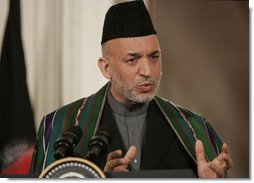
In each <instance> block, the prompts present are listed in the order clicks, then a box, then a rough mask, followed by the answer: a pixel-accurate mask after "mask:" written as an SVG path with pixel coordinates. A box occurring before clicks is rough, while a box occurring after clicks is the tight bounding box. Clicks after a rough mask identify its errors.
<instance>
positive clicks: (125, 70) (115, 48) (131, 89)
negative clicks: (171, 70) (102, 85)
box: [104, 35, 161, 105]
mask: <svg viewBox="0 0 254 183" xmlns="http://www.w3.org/2000/svg"><path fill="white" fill-rule="evenodd" d="M106 44H107V45H105V47H104V48H105V49H104V51H105V56H106V58H107V60H108V72H109V74H110V77H111V93H112V95H113V97H114V98H115V99H116V100H118V101H119V102H121V103H124V104H127V105H128V104H134V103H144V102H147V101H151V100H152V99H153V97H154V95H155V94H156V92H157V89H158V87H159V83H160V78H161V50H160V46H159V43H158V39H157V37H156V36H155V35H149V36H144V37H134V38H118V39H113V40H110V41H108V42H107V43H106Z"/></svg>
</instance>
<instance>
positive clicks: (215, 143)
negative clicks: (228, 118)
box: [30, 83, 222, 174]
mask: <svg viewBox="0 0 254 183" xmlns="http://www.w3.org/2000/svg"><path fill="white" fill-rule="evenodd" d="M109 85H110V83H108V84H106V85H105V86H104V87H103V88H101V89H100V90H99V91H98V92H97V93H96V94H93V95H91V96H89V97H88V98H83V99H80V100H78V101H76V102H73V103H71V104H69V105H66V106H64V107H62V108H60V109H58V110H57V111H54V112H52V113H50V114H48V115H46V116H45V117H44V118H43V119H42V122H41V126H40V128H39V131H38V133H37V143H36V146H35V150H34V154H33V160H32V164H31V169H30V173H37V174H38V173H40V172H41V171H42V170H43V169H45V168H46V167H47V166H48V165H50V164H51V163H53V162H54V161H55V159H54V149H53V148H54V143H55V142H56V140H57V138H59V137H60V136H61V135H62V133H63V132H64V130H66V129H68V128H69V127H71V126H73V125H78V126H80V127H81V129H82V130H83V136H82V138H81V140H80V142H79V143H78V144H77V146H76V147H75V148H74V152H77V153H78V154H79V155H81V156H83V157H84V156H85V155H86V154H87V152H88V142H89V140H90V138H91V137H92V136H93V135H94V132H95V131H96V128H97V127H98V126H99V123H100V118H101V114H102V111H103V109H104V104H105V100H106V96H107V95H106V94H107V91H108V88H109ZM155 101H156V103H157V105H158V107H159V108H160V109H161V112H162V114H163V115H164V117H165V119H166V120H167V121H168V124H169V125H170V126H171V127H172V129H173V131H174V132H175V133H176V135H177V137H178V139H179V140H180V142H181V143H182V145H183V146H184V147H185V149H186V150H187V152H188V153H189V155H190V156H191V157H192V158H193V159H194V161H196V155H195V142H196V139H200V140H202V142H203V144H204V147H205V155H206V158H207V159H208V160H210V161H211V160H212V159H214V157H216V156H217V155H218V154H219V153H220V151H221V145H222V142H221V140H220V138H219V137H218V135H217V134H216V133H215V131H214V130H213V128H212V127H211V125H210V124H209V123H208V122H207V121H206V120H205V118H204V117H202V116H201V115H199V114H196V113H194V112H191V111H189V110H187V109H185V108H183V107H180V106H177V105H175V104H173V103H172V102H169V101H168V100H165V99H163V98H161V97H159V96H156V97H155ZM77 119H78V120H77Z"/></svg>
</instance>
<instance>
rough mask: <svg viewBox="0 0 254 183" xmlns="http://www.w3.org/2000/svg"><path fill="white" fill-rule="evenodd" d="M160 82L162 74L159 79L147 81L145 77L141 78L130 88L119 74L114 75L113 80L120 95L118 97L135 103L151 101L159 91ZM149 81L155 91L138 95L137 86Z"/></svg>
mask: <svg viewBox="0 0 254 183" xmlns="http://www.w3.org/2000/svg"><path fill="white" fill-rule="evenodd" d="M160 80H161V73H160V77H159V79H151V78H148V79H146V78H144V77H141V78H140V79H138V80H137V81H135V83H134V85H133V86H130V85H129V84H128V83H126V82H125V81H124V79H123V78H122V76H121V75H120V74H118V73H114V74H113V77H112V78H111V82H112V83H114V87H115V91H116V92H117V93H118V95H120V96H123V97H124V98H125V99H127V100H129V101H131V102H133V103H146V102H149V101H151V100H152V99H153V98H154V96H155V95H156V93H157V91H158V88H159V85H160ZM147 81H149V82H150V83H152V84H153V86H154V90H153V91H152V92H150V93H142V94H138V92H137V91H135V86H138V85H139V84H141V83H143V82H147Z"/></svg>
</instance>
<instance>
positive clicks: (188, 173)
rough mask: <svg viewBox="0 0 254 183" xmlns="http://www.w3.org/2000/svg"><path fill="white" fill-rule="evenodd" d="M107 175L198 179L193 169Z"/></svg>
mask: <svg viewBox="0 0 254 183" xmlns="http://www.w3.org/2000/svg"><path fill="white" fill-rule="evenodd" d="M105 175H106V177H107V178H197V175H196V174H195V173H194V171H193V170H191V169H181V170H180V169H172V170H140V171H130V172H106V173H105Z"/></svg>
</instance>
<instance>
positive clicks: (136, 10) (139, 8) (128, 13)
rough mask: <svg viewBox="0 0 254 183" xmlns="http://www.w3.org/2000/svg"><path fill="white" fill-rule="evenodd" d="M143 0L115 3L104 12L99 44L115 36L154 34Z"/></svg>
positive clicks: (126, 36)
mask: <svg viewBox="0 0 254 183" xmlns="http://www.w3.org/2000/svg"><path fill="white" fill-rule="evenodd" d="M156 33H157V32H156V30H155V29H154V26H153V23H152V20H151V18H150V15H149V13H148V11H147V9H146V6H145V4H144V2H143V1H140V0H139V1H138V0H137V1H129V2H124V3H119V4H116V5H114V6H112V7H110V8H109V10H108V12H107V13H106V16H105V20H104V26H103V32H102V40H101V44H103V43H105V42H106V41H108V40H111V39H115V38H128V37H139V36H147V35H151V34H156Z"/></svg>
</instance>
